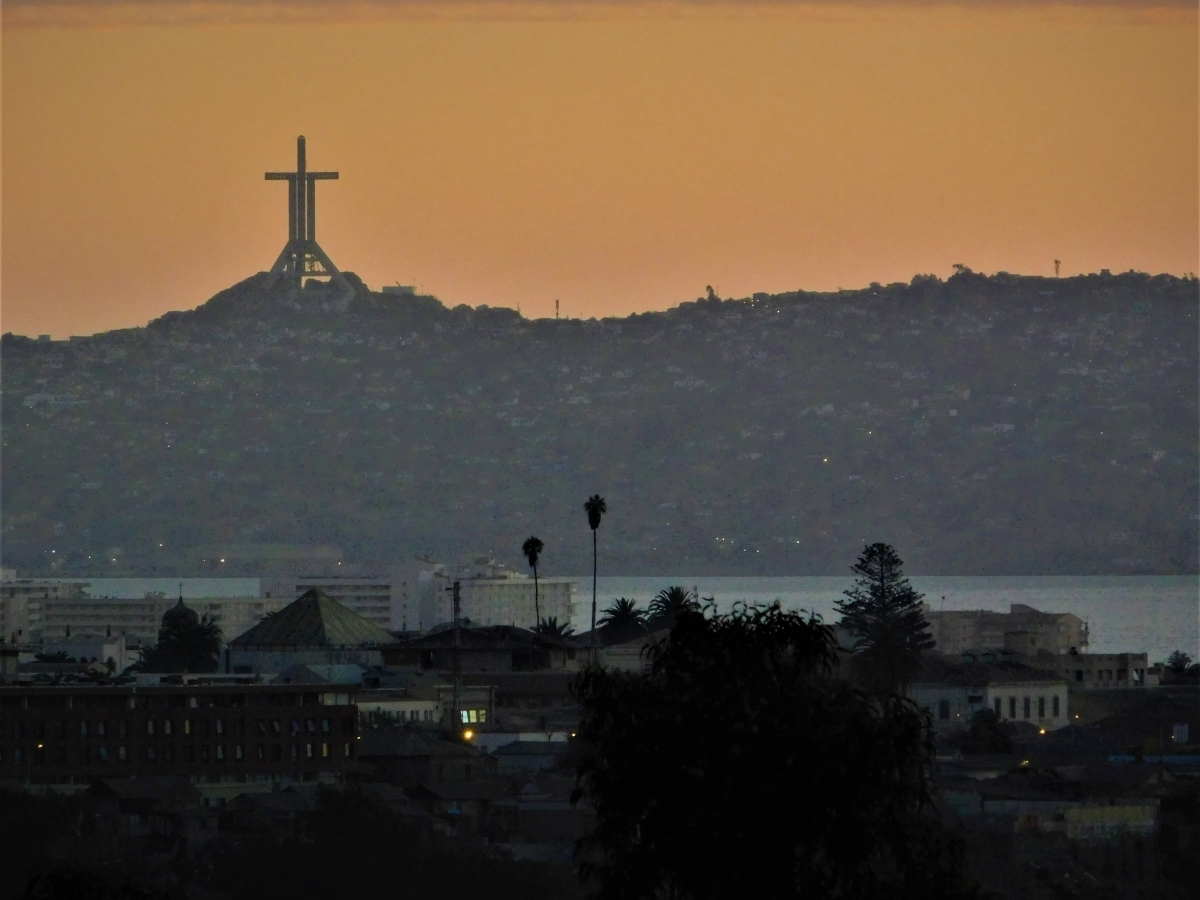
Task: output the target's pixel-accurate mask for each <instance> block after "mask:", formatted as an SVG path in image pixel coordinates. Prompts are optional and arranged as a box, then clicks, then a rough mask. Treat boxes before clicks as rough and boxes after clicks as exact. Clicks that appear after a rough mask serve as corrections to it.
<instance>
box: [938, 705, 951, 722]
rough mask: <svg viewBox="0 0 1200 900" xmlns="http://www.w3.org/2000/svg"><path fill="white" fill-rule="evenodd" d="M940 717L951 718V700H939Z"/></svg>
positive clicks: (943, 718)
mask: <svg viewBox="0 0 1200 900" xmlns="http://www.w3.org/2000/svg"><path fill="white" fill-rule="evenodd" d="M938 718H939V719H942V720H943V721H944V720H946V719H949V718H950V701H949V700H939V701H938Z"/></svg>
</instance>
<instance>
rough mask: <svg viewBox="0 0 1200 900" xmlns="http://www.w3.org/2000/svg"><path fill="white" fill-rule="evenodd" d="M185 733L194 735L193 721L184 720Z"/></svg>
mask: <svg viewBox="0 0 1200 900" xmlns="http://www.w3.org/2000/svg"><path fill="white" fill-rule="evenodd" d="M183 733H184V734H191V733H192V720H191V719H184V720H183Z"/></svg>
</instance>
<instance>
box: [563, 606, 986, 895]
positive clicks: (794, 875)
mask: <svg viewBox="0 0 1200 900" xmlns="http://www.w3.org/2000/svg"><path fill="white" fill-rule="evenodd" d="M647 652H648V657H649V659H650V664H651V668H650V671H649V673H646V674H642V673H632V672H614V671H606V670H604V669H600V668H598V667H590V668H588V669H587V670H585V671H584V672H582V673H581V674H580V675H579V676H578V677H577V678H576V679H575V681H574V682H573V690H574V692H575V695H576V697H577V699H578V700H579V701H580V703H581V705H582V719H581V722H580V727H579V729H578V735H579V738H580V739H581V743H582V745H583V746H588V747H590V748H592V750H591V752H590V753H589V755H588V756H586V757H585V758H584V760H583V762H582V763H581V765H580V768H579V778H580V781H579V784H580V787H579V788H578V789H577V790H576V792H575V795H574V798H573V799H575V800H576V801H578V800H580V799H582V798H583V797H584V796H586V797H587V798H588V799H589V800H590V801H591V803H592V804H593V806H594V808H595V811H596V817H597V818H596V826H595V829H594V831H593V832H592V833H591V835H589V836H588V837H586V838H585V839H584V840H583V841H582V842H581V844H580V846H579V848H578V849H579V854H580V857H581V858H582V859H583V860H584V863H583V865H582V866H581V874H583V875H584V876H585V877H586V878H588V879H589V880H592V881H594V882H596V883H597V884H596V886H597V887H598V890H597V891H596V892H595V893H594V894H593V896H595V897H596V898H598V900H618V898H620V900H624V898H633V897H638V898H679V900H684V898H687V900H708V898H712V900H717V898H727V897H738V896H742V895H744V894H746V892H747V886H748V885H754V886H755V887H754V890H753V891H751V893H753V894H754V895H755V896H761V897H843V898H863V900H865V898H868V897H870V898H877V897H878V898H899V897H914V898H915V897H921V898H950V897H969V896H973V886H972V885H971V884H970V883H969V882H968V881H967V880H966V878H965V877H964V875H963V871H964V868H963V862H962V853H961V847H960V846H959V845H957V844H956V843H955V842H954V841H953V840H952V839H951V838H950V837H949V836H948V834H947V833H946V832H945V831H944V830H943V829H942V828H941V826H940V825H939V824H938V822H937V820H936V819H935V818H934V815H933V806H932V794H933V785H932V782H931V775H930V769H929V766H930V763H931V762H932V755H933V744H932V737H931V729H930V723H929V719H928V716H927V715H926V714H923V713H922V712H921V711H920V710H918V709H917V707H916V706H915V704H913V703H912V702H911V701H910V700H908V699H906V698H903V697H898V696H884V697H872V696H870V695H868V694H866V693H864V692H862V691H860V690H858V689H856V688H854V687H853V686H851V685H850V684H849V683H848V682H846V681H845V680H843V679H838V678H834V677H832V672H833V669H834V666H835V660H836V646H835V642H834V639H833V635H832V629H830V628H829V627H827V626H825V625H822V624H821V623H820V622H819V621H817V620H815V619H811V618H810V619H806V618H804V617H803V616H801V615H799V614H797V613H791V612H784V611H782V610H781V609H780V607H779V604H778V603H776V604H775V605H773V606H771V607H769V608H765V609H763V608H756V609H747V608H745V607H740V608H737V609H735V610H734V611H733V612H732V613H730V614H728V615H724V616H721V615H716V614H715V613H713V611H712V608H711V607H708V608H707V609H706V610H703V611H702V610H699V609H696V608H694V607H690V606H685V607H682V608H681V609H680V610H679V611H678V613H677V615H676V621H675V625H674V628H673V629H672V630H671V633H670V635H669V636H668V637H667V638H666V639H665V640H663V641H661V642H659V643H656V644H653V645H651V647H650V648H649V649H648V651H647Z"/></svg>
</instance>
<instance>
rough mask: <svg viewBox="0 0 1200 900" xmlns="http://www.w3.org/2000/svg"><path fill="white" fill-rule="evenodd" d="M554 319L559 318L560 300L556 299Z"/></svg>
mask: <svg viewBox="0 0 1200 900" xmlns="http://www.w3.org/2000/svg"><path fill="white" fill-rule="evenodd" d="M554 318H556V319H557V318H558V298H557V297H555V298H554Z"/></svg>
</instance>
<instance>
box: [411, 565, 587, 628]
mask: <svg viewBox="0 0 1200 900" xmlns="http://www.w3.org/2000/svg"><path fill="white" fill-rule="evenodd" d="M421 576H422V579H424V580H423V581H422V582H421V584H422V588H423V596H422V597H421V604H420V617H419V620H418V622H417V624H416V630H421V631H428V630H429V629H431V628H433V627H434V626H435V625H441V624H443V623H446V622H452V621H453V620H454V593H453V588H454V582H455V581H458V582H459V603H460V607H459V616H460V617H461V618H464V619H469V620H470V621H471V624H472V625H515V626H516V627H518V628H534V627H536V625H537V620H536V616H535V614H534V583H533V578H531V577H530V576H528V575H525V574H524V573H520V572H514V571H512V570H511V569H509V568H508V567H506V566H504V565H502V564H501V563H498V562H497V561H496V560H495V559H492V558H491V557H480V558H478V559H476V560H475V561H474V562H473V563H472V564H470V565H466V566H445V565H440V564H439V565H436V566H434V568H433V571H431V572H429V573H425V572H422V573H421ZM537 607H538V610H539V611H540V613H541V617H542V619H543V620H545V619H550V618H553V619H557V620H558V622H559V624H562V623H564V622H570V621H571V617H572V616H573V615H574V613H575V581H574V580H573V579H570V578H546V577H542V578H539V579H538V583H537ZM409 627H412V625H411V624H410V626H409Z"/></svg>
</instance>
